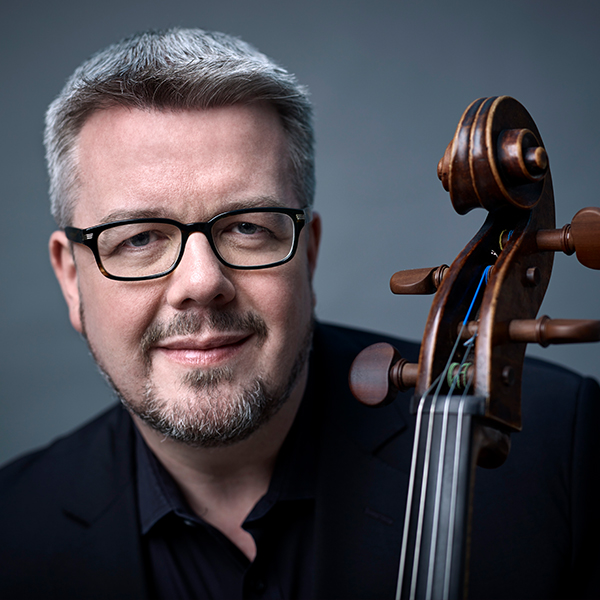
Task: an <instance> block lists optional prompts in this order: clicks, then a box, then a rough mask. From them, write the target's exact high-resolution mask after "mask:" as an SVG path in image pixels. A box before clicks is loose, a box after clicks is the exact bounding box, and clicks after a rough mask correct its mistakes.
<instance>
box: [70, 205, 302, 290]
mask: <svg viewBox="0 0 600 600" xmlns="http://www.w3.org/2000/svg"><path fill="white" fill-rule="evenodd" d="M310 219H311V211H310V209H309V208H305V209H296V208H270V207H269V208H249V209H242V210H233V211H230V212H226V213H223V214H220V215H217V216H216V217H213V218H212V219H210V221H207V222H206V223H188V224H187V225H184V224H183V223H179V222H178V221H174V220H172V219H158V218H157V219H129V220H126V221H115V222H114V223H106V224H104V225H97V226H95V227H88V228H87V229H77V228H76V227H65V234H66V236H67V238H68V239H69V240H71V241H72V242H75V243H77V244H83V245H84V246H87V247H88V248H90V250H91V251H92V252H93V254H94V256H95V258H96V263H97V264H98V268H99V269H100V271H101V272H102V274H103V275H104V276H105V277H108V278H109V279H116V280H119V281H140V280H144V279H156V278H157V277H164V276H165V275H168V274H169V273H171V272H172V271H173V270H174V269H175V268H176V267H177V265H178V264H179V262H180V261H181V258H182V257H183V253H184V251H185V244H186V242H187V239H188V238H189V236H190V235H191V234H192V233H195V232H200V233H203V234H204V235H205V236H206V237H207V239H208V242H209V244H210V246H211V248H212V250H213V252H214V253H215V255H216V256H217V258H218V259H219V260H220V261H221V263H223V264H224V265H225V266H227V267H231V268H233V269H266V268H268V267H275V266H277V265H282V264H284V263H286V262H288V261H289V260H291V259H292V258H293V257H294V254H295V253H296V250H297V248H298V239H299V236H300V232H301V231H302V228H303V227H304V225H306V223H308V222H309V221H310Z"/></svg>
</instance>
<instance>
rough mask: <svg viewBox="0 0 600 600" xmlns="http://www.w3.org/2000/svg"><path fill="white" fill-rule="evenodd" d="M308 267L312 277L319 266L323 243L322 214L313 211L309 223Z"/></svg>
mask: <svg viewBox="0 0 600 600" xmlns="http://www.w3.org/2000/svg"><path fill="white" fill-rule="evenodd" d="M308 227H309V231H308V249H307V256H308V268H309V270H310V277H311V279H312V277H313V275H314V274H315V269H316V268H317V257H318V255H319V244H320V243H321V216H320V215H319V213H316V212H313V215H312V220H311V222H310V223H309V225H308Z"/></svg>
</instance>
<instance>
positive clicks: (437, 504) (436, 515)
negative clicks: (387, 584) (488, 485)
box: [426, 325, 475, 598]
mask: <svg viewBox="0 0 600 600" xmlns="http://www.w3.org/2000/svg"><path fill="white" fill-rule="evenodd" d="M463 327H464V325H463ZM461 333H462V332H461ZM474 339H475V338H474V336H473V337H472V338H471V339H470V340H468V343H466V344H465V347H466V348H467V350H466V352H465V354H464V356H463V358H462V361H461V363H460V365H459V367H458V369H457V370H456V373H457V374H456V375H455V376H454V378H453V380H452V385H451V386H450V389H449V390H448V393H447V395H446V399H445V402H444V413H443V418H442V435H441V438H440V448H443V449H444V452H440V455H439V459H438V468H437V472H436V473H437V481H436V490H435V501H434V509H433V510H434V512H433V526H432V532H433V534H432V535H433V538H432V544H431V549H430V551H429V563H428V569H427V594H426V597H428V598H429V597H430V596H431V589H432V586H433V576H434V572H435V562H436V559H435V557H436V556H437V543H438V542H437V538H438V528H439V519H440V510H441V503H442V482H443V479H444V470H445V464H446V461H445V458H446V456H445V448H446V439H447V436H448V422H449V420H450V401H451V398H452V394H453V392H454V390H455V389H456V386H457V385H458V380H459V374H460V372H461V369H462V367H463V366H464V365H465V363H466V361H467V359H468V356H469V351H470V350H471V347H472V346H473V341H474ZM464 397H465V391H463V394H462V397H461V404H460V408H459V411H461V412H462V408H463V404H464ZM459 418H460V417H459ZM459 427H460V421H459V422H457V432H456V436H459V435H460V432H459V430H458V429H459ZM455 439H456V438H455ZM454 452H455V453H454V462H455V467H454V469H453V472H452V480H453V483H454V479H455V476H456V471H457V469H456V457H457V453H456V445H455V450H454ZM450 527H453V520H452V519H451V520H450Z"/></svg>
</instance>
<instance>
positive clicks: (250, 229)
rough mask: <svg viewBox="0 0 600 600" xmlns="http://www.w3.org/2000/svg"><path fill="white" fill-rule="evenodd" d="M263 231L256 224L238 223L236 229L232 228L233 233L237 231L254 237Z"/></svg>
mask: <svg viewBox="0 0 600 600" xmlns="http://www.w3.org/2000/svg"><path fill="white" fill-rule="evenodd" d="M261 229H263V228H262V227H259V226H258V225H255V224H254V223H248V222H243V223H237V224H236V225H235V226H234V227H232V231H237V232H239V233H243V234H244V235H253V234H256V233H258V232H259V230H261Z"/></svg>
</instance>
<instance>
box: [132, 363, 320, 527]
mask: <svg viewBox="0 0 600 600" xmlns="http://www.w3.org/2000/svg"><path fill="white" fill-rule="evenodd" d="M311 370H312V369H311ZM312 379H313V378H312V376H311V375H310V374H309V378H308V383H307V386H306V391H305V393H304V398H303V399H302V402H301V404H300V408H299V409H298V414H297V415H296V418H295V420H294V423H293V425H292V427H291V429H290V431H289V433H288V435H287V437H286V439H285V441H284V443H283V445H282V447H281V450H280V451H279V455H278V457H277V460H276V462H275V468H274V470H273V476H272V477H271V482H270V484H269V489H268V490H267V493H266V494H265V495H264V496H263V497H262V498H261V499H260V500H259V501H258V502H257V503H256V505H255V506H254V508H253V509H252V511H251V512H250V514H249V515H248V517H247V518H246V521H245V523H244V524H247V523H251V522H255V521H257V520H259V519H262V518H263V517H265V516H266V515H267V514H268V513H269V511H270V510H271V509H272V508H273V506H275V504H277V503H278V502H288V501H295V500H298V501H300V500H311V499H314V498H315V485H316V460H317V448H316V441H317V440H318V439H319V436H318V431H317V419H315V406H314V401H313V398H314V393H313V383H312ZM134 429H135V435H136V444H135V448H136V466H137V482H136V483H137V492H138V509H139V515H140V525H141V531H142V534H144V535H145V534H146V533H148V531H150V529H151V528H152V527H153V526H154V525H155V524H156V523H158V522H159V521H160V520H161V519H162V518H163V517H165V516H166V515H168V514H169V513H175V514H176V515H177V516H179V517H181V518H183V519H186V520H189V521H192V522H202V519H201V518H200V517H198V516H197V515H196V514H195V513H194V512H193V511H192V510H191V508H190V507H189V505H188V504H187V502H186V500H185V499H184V497H183V495H182V493H181V492H180V490H179V488H178V487H177V484H176V483H175V481H174V480H173V478H172V477H171V475H170V474H169V473H168V472H167V470H166V469H165V468H164V467H163V466H162V465H161V464H160V462H159V461H158V459H157V458H156V456H155V455H154V453H153V452H152V451H151V450H150V448H149V447H148V445H147V444H146V442H145V441H144V439H143V438H142V436H141V434H140V433H139V431H138V430H137V427H135V428H134Z"/></svg>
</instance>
